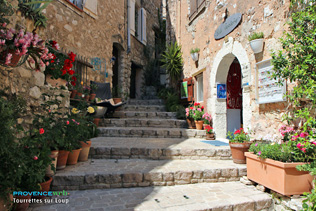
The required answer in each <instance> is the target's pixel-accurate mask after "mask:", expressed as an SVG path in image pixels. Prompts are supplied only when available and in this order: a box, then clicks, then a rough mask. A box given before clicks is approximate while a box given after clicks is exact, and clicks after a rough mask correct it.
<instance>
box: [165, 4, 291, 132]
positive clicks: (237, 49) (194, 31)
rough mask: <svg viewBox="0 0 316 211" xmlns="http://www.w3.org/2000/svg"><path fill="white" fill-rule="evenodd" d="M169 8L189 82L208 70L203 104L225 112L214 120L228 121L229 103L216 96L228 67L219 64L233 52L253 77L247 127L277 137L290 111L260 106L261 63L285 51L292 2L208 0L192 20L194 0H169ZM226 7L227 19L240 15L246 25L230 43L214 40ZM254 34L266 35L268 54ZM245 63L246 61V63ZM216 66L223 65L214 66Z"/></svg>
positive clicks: (248, 94)
mask: <svg viewBox="0 0 316 211" xmlns="http://www.w3.org/2000/svg"><path fill="white" fill-rule="evenodd" d="M167 4H168V15H167V16H168V18H167V21H168V22H167V24H168V25H167V31H169V35H168V36H167V38H168V39H169V40H172V39H176V40H177V41H178V42H179V43H180V44H181V45H182V51H183V58H184V72H183V73H184V77H185V78H187V77H190V76H192V74H193V75H194V74H195V73H197V72H199V71H201V70H203V69H205V71H204V72H203V76H204V77H205V78H204V84H203V85H204V104H205V105H207V110H208V112H210V113H212V114H213V116H216V115H220V114H221V113H223V115H222V117H220V118H217V119H216V118H214V121H215V122H216V121H218V122H219V121H225V122H226V119H225V118H226V113H225V112H226V108H224V106H225V105H224V104H225V103H224V104H222V105H221V104H220V103H218V102H217V100H216V96H215V95H216V92H215V93H214V86H215V83H216V82H218V75H217V74H216V73H217V72H216V71H221V70H220V68H219V69H218V67H221V66H222V65H223V64H219V62H221V61H216V59H217V60H218V59H220V60H221V59H224V58H227V57H225V56H226V55H229V54H232V55H234V56H236V57H237V58H238V57H239V58H238V59H239V62H240V64H241V65H245V66H244V67H242V73H245V71H246V70H247V71H248V70H250V73H251V80H250V82H251V86H250V87H247V88H245V89H244V90H243V103H244V105H243V109H244V113H243V117H244V127H245V128H247V127H249V128H250V129H252V130H254V131H255V132H256V133H257V135H264V134H267V133H270V134H273V133H278V128H279V127H280V125H281V124H282V122H281V115H282V114H283V113H284V112H285V110H286V103H270V104H261V105H258V104H256V102H255V70H256V63H257V62H260V61H263V60H266V59H269V58H271V55H270V52H271V51H273V50H277V49H280V44H279V43H278V38H279V37H281V36H282V34H283V32H284V30H286V25H285V23H286V21H288V13H289V1H288V0H267V1H250V0H245V1H237V0H218V1H206V7H205V9H204V10H202V11H201V12H200V13H199V14H198V15H197V16H196V18H194V19H193V20H189V14H190V0H185V1H174V0H169V1H168V3H167ZM226 9H227V11H228V16H229V15H233V14H235V13H241V14H242V21H241V23H240V24H239V26H238V27H237V28H235V29H234V30H233V31H232V32H231V33H230V34H228V36H227V39H226V42H225V41H224V39H220V40H215V39H214V33H215V30H216V29H217V28H218V26H219V25H220V24H221V23H223V22H224V16H225V10H226ZM253 31H256V32H260V31H262V32H264V34H265V46H264V51H263V52H262V53H259V54H256V55H255V54H254V53H253V51H252V49H251V48H250V44H249V41H248V35H249V34H250V33H251V32H253ZM196 47H198V48H200V53H199V57H200V58H199V61H198V65H196V64H195V62H194V61H193V60H192V59H191V56H190V50H191V49H192V48H196ZM228 60H229V59H228ZM228 60H227V61H228ZM240 60H244V63H242V62H241V61H240ZM230 62H231V61H230ZM216 65H218V67H215V66H216ZM246 66H247V67H246ZM217 107H218V108H217ZM225 107H226V106H225ZM224 113H225V114H224ZM219 128H226V125H225V124H222V125H218V129H219ZM215 130H216V128H215Z"/></svg>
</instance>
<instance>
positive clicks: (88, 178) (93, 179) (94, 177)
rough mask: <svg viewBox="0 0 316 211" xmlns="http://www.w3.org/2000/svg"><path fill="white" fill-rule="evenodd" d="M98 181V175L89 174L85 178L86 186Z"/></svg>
mask: <svg viewBox="0 0 316 211" xmlns="http://www.w3.org/2000/svg"><path fill="white" fill-rule="evenodd" d="M97 180H98V176H97V175H96V174H89V175H86V176H85V177H84V181H85V184H94V183H96V182H97Z"/></svg>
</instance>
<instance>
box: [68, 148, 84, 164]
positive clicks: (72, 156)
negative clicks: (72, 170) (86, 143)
mask: <svg viewBox="0 0 316 211" xmlns="http://www.w3.org/2000/svg"><path fill="white" fill-rule="evenodd" d="M80 151H81V148H80V149H74V150H72V151H71V152H69V155H68V160H67V165H75V164H77V163H78V158H79V154H80Z"/></svg>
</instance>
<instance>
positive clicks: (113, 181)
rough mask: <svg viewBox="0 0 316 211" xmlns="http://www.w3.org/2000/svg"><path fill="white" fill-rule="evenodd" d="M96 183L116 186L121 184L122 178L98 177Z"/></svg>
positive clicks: (112, 176) (108, 175)
mask: <svg viewBox="0 0 316 211" xmlns="http://www.w3.org/2000/svg"><path fill="white" fill-rule="evenodd" d="M98 181H99V182H100V183H107V184H117V183H121V182H122V178H121V175H119V174H114V175H112V174H106V175H98ZM111 187H112V185H111Z"/></svg>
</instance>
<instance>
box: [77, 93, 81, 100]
mask: <svg viewBox="0 0 316 211" xmlns="http://www.w3.org/2000/svg"><path fill="white" fill-rule="evenodd" d="M77 96H78V97H79V99H81V98H82V93H81V92H78V91H77Z"/></svg>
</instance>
